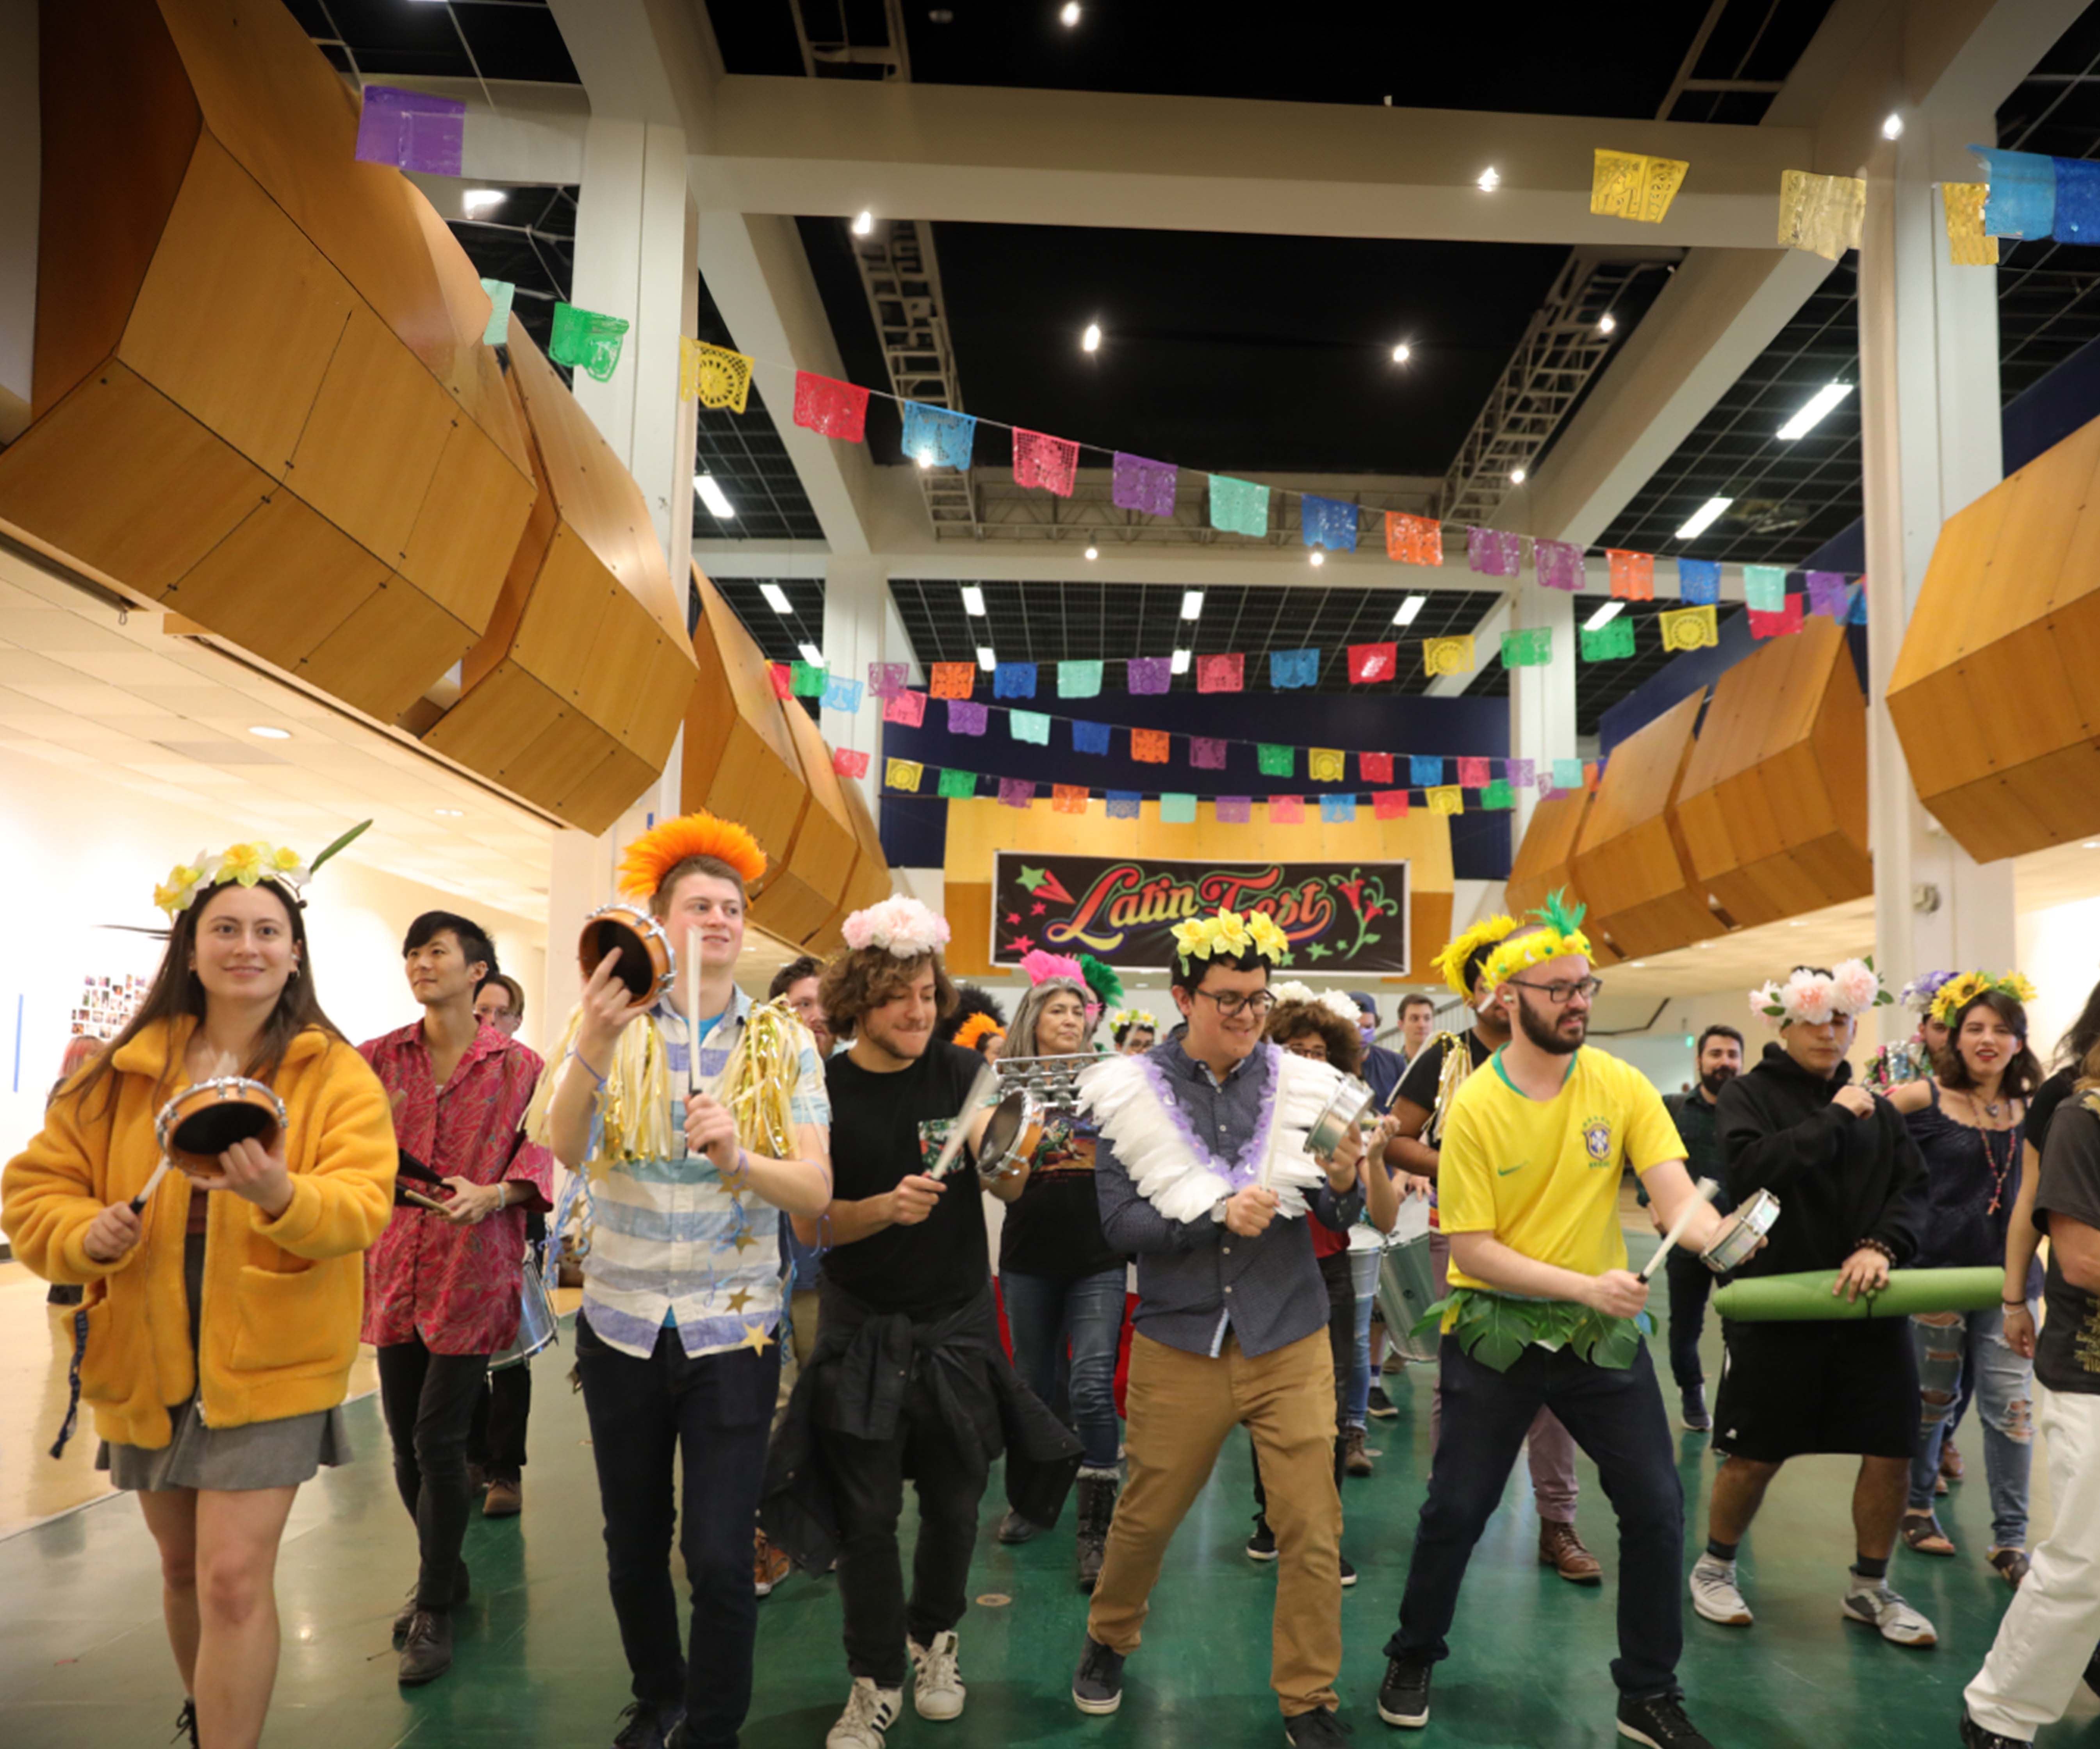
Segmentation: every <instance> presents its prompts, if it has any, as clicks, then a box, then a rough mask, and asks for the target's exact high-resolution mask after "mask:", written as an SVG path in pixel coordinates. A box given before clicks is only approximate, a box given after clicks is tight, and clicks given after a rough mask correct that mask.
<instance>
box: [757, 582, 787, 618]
mask: <svg viewBox="0 0 2100 1749" xmlns="http://www.w3.org/2000/svg"><path fill="white" fill-rule="evenodd" d="M758 593H760V594H761V595H762V596H764V597H765V605H766V606H768V607H770V608H771V609H772V610H774V612H775V613H776V614H792V612H794V611H795V604H794V603H793V602H792V601H789V600H788V599H787V591H786V590H785V589H783V588H781V587H780V585H779V584H777V583H761V584H759V586H758Z"/></svg>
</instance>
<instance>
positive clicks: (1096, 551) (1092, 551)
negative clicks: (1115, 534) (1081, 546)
mask: <svg viewBox="0 0 2100 1749" xmlns="http://www.w3.org/2000/svg"><path fill="white" fill-rule="evenodd" d="M1087 557H1088V558H1090V559H1097V558H1099V557H1101V548H1099V547H1097V546H1096V545H1095V544H1093V542H1092V541H1091V540H1090V541H1088V542H1087Z"/></svg>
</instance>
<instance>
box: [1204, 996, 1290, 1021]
mask: <svg viewBox="0 0 2100 1749" xmlns="http://www.w3.org/2000/svg"><path fill="white" fill-rule="evenodd" d="M1190 994H1192V995H1195V996H1207V997H1209V998H1210V999H1211V1001H1212V1002H1215V1003H1216V1004H1217V1005H1218V1012H1219V1013H1220V1014H1221V1015H1224V1017H1225V1019H1227V1020H1234V1019H1236V1018H1237V1017H1238V1016H1239V1015H1243V1014H1251V1015H1253V1016H1254V1017H1255V1019H1256V1020H1261V1019H1263V1018H1264V1017H1265V1016H1266V1015H1268V1011H1269V1010H1270V1009H1272V1008H1273V1007H1275V1006H1276V998H1274V997H1273V996H1272V995H1270V994H1269V993H1268V991H1267V990H1254V991H1251V992H1249V993H1247V994H1246V995H1244V996H1241V995H1237V994H1230V995H1220V994H1219V993H1218V992H1217V991H1215V990H1193V991H1191V992H1190Z"/></svg>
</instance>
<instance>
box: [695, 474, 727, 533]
mask: <svg viewBox="0 0 2100 1749" xmlns="http://www.w3.org/2000/svg"><path fill="white" fill-rule="evenodd" d="M693 490H694V491H696V492H698V493H699V495H700V502H701V503H702V504H705V505H706V506H707V507H708V515H710V516H712V518H714V519H715V520H716V521H717V522H728V521H729V520H730V518H732V517H734V516H735V514H736V506H735V504H731V503H730V501H729V500H728V499H727V498H726V497H725V496H723V495H722V489H721V487H720V486H718V485H717V484H716V483H715V477H714V476H713V475H712V474H695V475H694V476H693Z"/></svg>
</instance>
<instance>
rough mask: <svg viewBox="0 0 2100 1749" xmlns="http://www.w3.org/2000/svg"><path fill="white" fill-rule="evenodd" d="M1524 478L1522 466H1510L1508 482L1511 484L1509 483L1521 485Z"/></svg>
mask: <svg viewBox="0 0 2100 1749" xmlns="http://www.w3.org/2000/svg"><path fill="white" fill-rule="evenodd" d="M1525 478H1526V475H1525V474H1524V469H1522V468H1511V469H1510V484H1511V485H1512V486H1521V485H1523V484H1524V480H1525Z"/></svg>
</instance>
